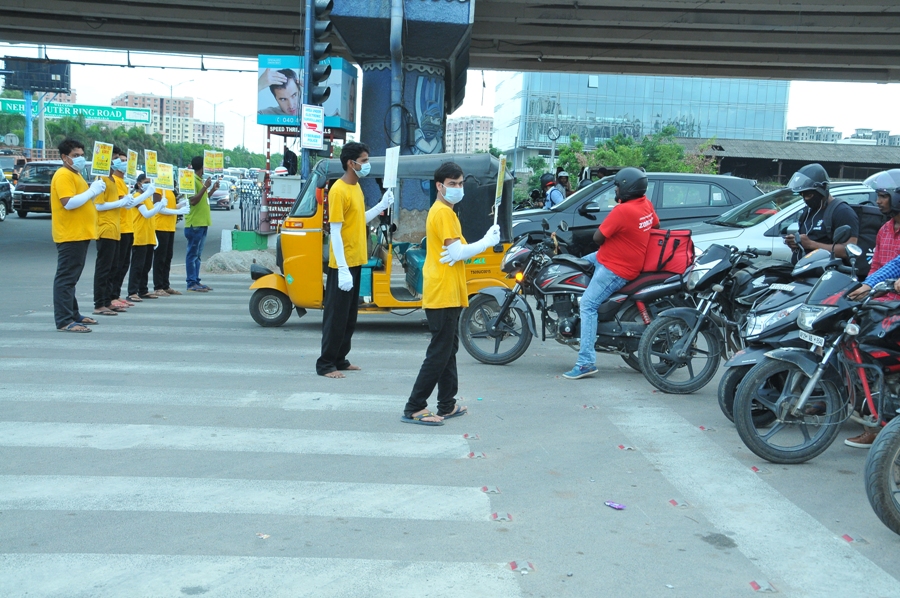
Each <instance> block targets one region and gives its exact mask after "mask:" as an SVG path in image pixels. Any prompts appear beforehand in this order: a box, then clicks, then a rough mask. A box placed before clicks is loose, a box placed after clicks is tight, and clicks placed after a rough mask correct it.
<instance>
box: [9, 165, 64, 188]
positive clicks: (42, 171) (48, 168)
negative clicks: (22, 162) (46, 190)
mask: <svg viewBox="0 0 900 598" xmlns="http://www.w3.org/2000/svg"><path fill="white" fill-rule="evenodd" d="M59 169H60V166H59V165H58V164H29V165H27V166H25V168H23V169H22V174H20V175H19V184H21V183H31V184H33V185H49V184H50V181H51V180H52V179H53V175H54V173H55V172H56V171H57V170H59Z"/></svg>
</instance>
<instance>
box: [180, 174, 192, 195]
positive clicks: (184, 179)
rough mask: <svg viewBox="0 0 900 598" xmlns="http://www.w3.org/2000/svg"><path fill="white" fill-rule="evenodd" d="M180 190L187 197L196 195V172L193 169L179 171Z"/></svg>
mask: <svg viewBox="0 0 900 598" xmlns="http://www.w3.org/2000/svg"><path fill="white" fill-rule="evenodd" d="M178 190H179V191H180V192H181V193H184V194H185V195H193V194H194V171H193V169H191V168H179V169H178Z"/></svg>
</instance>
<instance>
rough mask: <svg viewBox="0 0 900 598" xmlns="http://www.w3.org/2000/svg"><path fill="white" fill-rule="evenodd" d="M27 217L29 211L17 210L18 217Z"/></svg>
mask: <svg viewBox="0 0 900 598" xmlns="http://www.w3.org/2000/svg"><path fill="white" fill-rule="evenodd" d="M27 215H28V211H27V210H16V216H18V217H19V218H24V217H25V216H27Z"/></svg>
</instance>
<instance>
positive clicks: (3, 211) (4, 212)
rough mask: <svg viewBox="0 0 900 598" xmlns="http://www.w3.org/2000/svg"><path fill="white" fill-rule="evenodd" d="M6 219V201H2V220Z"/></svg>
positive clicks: (0, 212)
mask: <svg viewBox="0 0 900 598" xmlns="http://www.w3.org/2000/svg"><path fill="white" fill-rule="evenodd" d="M4 220H6V202H5V201H0V222H3V221H4Z"/></svg>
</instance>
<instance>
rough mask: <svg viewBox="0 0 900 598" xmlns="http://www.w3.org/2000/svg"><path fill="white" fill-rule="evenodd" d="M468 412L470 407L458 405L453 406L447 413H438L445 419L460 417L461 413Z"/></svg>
mask: <svg viewBox="0 0 900 598" xmlns="http://www.w3.org/2000/svg"><path fill="white" fill-rule="evenodd" d="M468 412H469V409H468V408H467V407H460V406H459V405H457V406H456V407H454V408H453V411H451V412H450V413H448V414H447V415H441V414H440V413H438V417H443V418H444V419H450V418H453V417H459V416H461V415H465V414H467V413H468Z"/></svg>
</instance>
